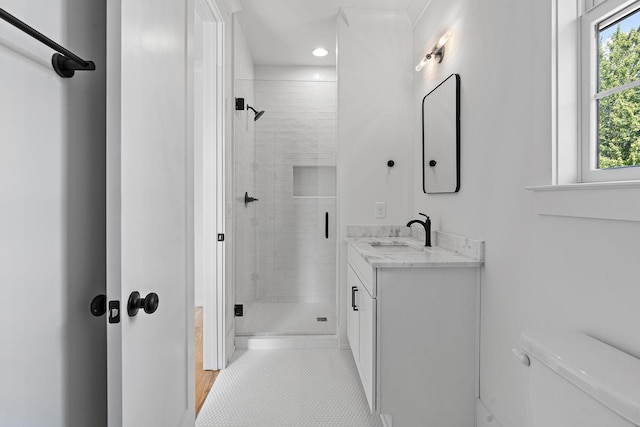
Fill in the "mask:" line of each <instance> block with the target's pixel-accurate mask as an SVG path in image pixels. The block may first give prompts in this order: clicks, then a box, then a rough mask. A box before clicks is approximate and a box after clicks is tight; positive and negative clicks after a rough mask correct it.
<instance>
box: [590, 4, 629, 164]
mask: <svg viewBox="0 0 640 427" xmlns="http://www.w3.org/2000/svg"><path fill="white" fill-rule="evenodd" d="M639 18H640V14H638V13H637V12H634V13H633V14H631V15H628V16H627V17H625V18H623V19H622V20H621V21H618V22H617V23H614V24H613V25H609V26H608V27H606V28H604V29H602V30H600V31H599V38H600V43H599V67H598V68H599V76H598V83H599V88H598V92H604V91H607V90H610V89H615V88H617V87H620V86H623V85H627V84H631V83H634V82H638V81H639V80H640V27H638V20H639ZM625 21H626V22H625ZM630 23H633V24H635V25H636V27H635V28H634V27H629V24H630ZM636 165H640V86H635V87H630V88H627V89H622V90H620V91H615V93H613V94H611V95H608V96H605V97H603V98H601V99H600V100H599V101H598V165H597V167H598V168H599V169H607V168H617V167H625V166H636Z"/></svg>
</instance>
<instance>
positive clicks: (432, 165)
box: [429, 160, 438, 167]
mask: <svg viewBox="0 0 640 427" xmlns="http://www.w3.org/2000/svg"><path fill="white" fill-rule="evenodd" d="M437 164H438V162H436V161H435V160H429V166H431V167H434V166H435V165H437Z"/></svg>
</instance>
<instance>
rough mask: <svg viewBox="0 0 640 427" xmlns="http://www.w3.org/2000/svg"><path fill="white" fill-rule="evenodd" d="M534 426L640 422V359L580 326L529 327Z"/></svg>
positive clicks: (606, 426)
mask: <svg viewBox="0 0 640 427" xmlns="http://www.w3.org/2000/svg"><path fill="white" fill-rule="evenodd" d="M521 347H522V351H523V354H522V355H521V356H522V357H521V359H522V361H523V363H524V364H525V365H527V364H528V375H527V376H528V384H527V388H528V395H527V407H528V419H529V426H528V427H634V426H640V359H636V358H635V357H633V356H630V355H628V354H627V353H624V352H622V351H620V350H617V349H615V348H613V347H611V346H609V345H607V344H604V343H602V342H600V341H597V340H595V339H593V338H591V337H589V336H587V335H584V334H582V333H579V332H575V331H558V330H556V331H549V330H544V331H539V330H535V331H525V332H522V334H521Z"/></svg>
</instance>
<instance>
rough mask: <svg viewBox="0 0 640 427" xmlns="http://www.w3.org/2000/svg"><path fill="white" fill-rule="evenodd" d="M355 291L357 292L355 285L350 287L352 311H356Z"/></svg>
mask: <svg viewBox="0 0 640 427" xmlns="http://www.w3.org/2000/svg"><path fill="white" fill-rule="evenodd" d="M356 292H358V287H357V286H352V287H351V309H352V310H353V311H358V306H357V305H356Z"/></svg>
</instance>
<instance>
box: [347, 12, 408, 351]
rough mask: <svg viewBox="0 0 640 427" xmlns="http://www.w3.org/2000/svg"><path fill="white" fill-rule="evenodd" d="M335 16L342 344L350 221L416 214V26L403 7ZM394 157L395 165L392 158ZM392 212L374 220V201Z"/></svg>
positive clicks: (397, 220) (397, 219) (396, 219)
mask: <svg viewBox="0 0 640 427" xmlns="http://www.w3.org/2000/svg"><path fill="white" fill-rule="evenodd" d="M342 16H345V17H346V20H345V19H343V18H342V17H338V67H337V69H338V212H339V213H338V218H339V224H340V229H339V235H338V241H339V242H340V245H339V247H338V252H339V255H338V271H339V286H340V287H339V289H341V290H342V293H339V296H338V299H339V305H338V307H339V313H340V314H339V317H341V319H340V318H339V342H340V345H341V346H344V345H346V342H347V341H346V321H344V320H343V319H346V317H344V316H346V300H347V299H346V289H347V288H346V286H347V285H346V283H347V279H346V274H347V263H346V243H345V242H344V239H345V226H346V225H349V224H402V223H405V222H407V221H408V220H409V219H411V218H412V213H411V209H410V205H411V204H410V201H411V195H412V190H411V185H410V184H411V169H412V167H411V155H412V152H411V143H412V138H411V137H412V130H411V126H412V116H411V112H410V110H409V108H408V106H409V105H410V102H411V90H412V78H413V76H412V75H411V74H410V73H409V72H408V71H407V70H410V69H411V67H412V65H411V61H412V58H411V36H412V34H411V24H410V21H409V18H408V16H407V14H406V12H399V11H388V10H367V9H342ZM388 160H394V161H395V163H396V165H395V167H393V168H389V167H387V161H388ZM376 202H386V203H387V218H384V219H376V218H375V214H374V213H375V212H374V208H375V203H376Z"/></svg>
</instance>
